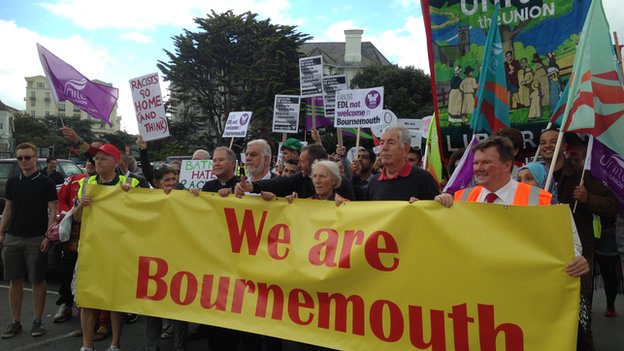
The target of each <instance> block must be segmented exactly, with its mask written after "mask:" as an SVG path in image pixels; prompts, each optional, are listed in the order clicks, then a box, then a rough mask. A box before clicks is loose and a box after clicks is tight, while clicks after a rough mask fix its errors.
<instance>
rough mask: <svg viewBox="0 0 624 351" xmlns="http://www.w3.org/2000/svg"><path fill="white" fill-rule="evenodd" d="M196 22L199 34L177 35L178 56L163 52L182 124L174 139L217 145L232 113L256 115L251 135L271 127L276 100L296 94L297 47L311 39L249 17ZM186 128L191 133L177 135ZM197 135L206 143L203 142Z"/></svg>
mask: <svg viewBox="0 0 624 351" xmlns="http://www.w3.org/2000/svg"><path fill="white" fill-rule="evenodd" d="M195 23H196V24H197V25H198V27H199V29H200V30H199V31H198V32H191V31H189V30H185V31H184V34H181V35H177V36H175V37H174V38H173V40H174V45H175V47H176V49H175V53H171V52H169V51H165V52H166V54H167V56H168V57H169V62H163V61H159V64H158V68H159V69H160V70H161V71H162V73H163V76H164V79H165V80H167V81H170V82H171V85H170V90H171V101H170V104H171V106H173V108H174V109H175V110H176V111H175V112H176V113H177V114H178V115H179V116H181V120H182V122H181V123H182V125H180V127H181V128H171V132H172V137H173V138H174V139H178V140H186V141H188V142H189V144H200V143H203V145H204V146H205V145H206V144H218V143H219V141H220V137H221V135H222V133H223V129H224V125H225V121H226V120H227V117H228V114H229V113H230V112H231V111H242V110H246V111H252V112H253V119H252V121H251V125H250V130H263V129H266V128H270V125H271V120H272V117H273V116H272V107H273V100H274V96H275V95H276V94H298V90H299V71H298V67H299V58H300V57H301V56H302V54H301V53H300V52H299V47H300V46H301V44H303V42H305V41H306V40H308V39H309V38H310V36H308V35H307V34H301V33H299V32H297V31H296V27H294V26H284V25H274V24H271V23H270V20H262V21H261V20H258V19H257V15H256V14H254V13H251V12H246V13H244V14H242V15H235V14H234V13H233V12H232V11H228V12H225V13H222V14H216V13H215V12H214V11H213V12H212V14H210V15H208V16H207V17H206V18H196V19H195ZM188 127H191V128H193V130H191V134H184V135H176V134H175V133H176V129H178V130H179V131H186V130H187V129H188ZM197 130H203V131H205V136H206V137H207V138H208V139H203V140H200V138H198V136H197V135H194V133H193V132H194V131H197ZM189 151H190V150H189Z"/></svg>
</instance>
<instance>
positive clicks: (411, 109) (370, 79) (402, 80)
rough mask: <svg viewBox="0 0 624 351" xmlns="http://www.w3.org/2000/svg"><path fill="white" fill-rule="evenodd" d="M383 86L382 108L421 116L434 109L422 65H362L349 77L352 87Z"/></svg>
mask: <svg viewBox="0 0 624 351" xmlns="http://www.w3.org/2000/svg"><path fill="white" fill-rule="evenodd" d="M376 86H383V87H384V108H386V109H388V110H391V111H392V112H394V114H396V115H397V117H399V118H408V117H411V118H414V117H416V118H422V117H424V116H428V115H431V114H432V113H433V97H432V96H433V95H432V94H431V78H430V77H429V75H427V74H425V72H424V71H423V70H421V69H418V68H414V67H413V66H408V67H405V68H400V67H399V66H397V65H372V66H367V67H365V68H364V69H363V70H362V71H360V72H359V73H358V74H356V75H355V77H353V79H351V88H352V89H356V88H372V87H376Z"/></svg>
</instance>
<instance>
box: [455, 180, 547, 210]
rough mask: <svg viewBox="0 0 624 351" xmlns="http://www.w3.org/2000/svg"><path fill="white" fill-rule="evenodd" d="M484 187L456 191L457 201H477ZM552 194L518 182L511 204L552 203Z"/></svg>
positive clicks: (532, 204)
mask: <svg viewBox="0 0 624 351" xmlns="http://www.w3.org/2000/svg"><path fill="white" fill-rule="evenodd" d="M483 189H484V188H483V187H482V186H480V185H477V186H475V187H471V188H466V189H462V190H459V191H457V192H455V196H454V197H455V201H462V202H477V200H478V199H479V195H481V192H482V191H483ZM551 200H552V194H551V193H549V192H548V191H546V190H543V189H541V188H538V187H535V186H532V185H529V184H526V183H518V188H516V193H515V194H514V199H513V203H511V204H510V205H517V206H537V205H539V206H546V205H550V201H551Z"/></svg>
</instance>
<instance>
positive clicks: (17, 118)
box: [13, 113, 95, 158]
mask: <svg viewBox="0 0 624 351" xmlns="http://www.w3.org/2000/svg"><path fill="white" fill-rule="evenodd" d="M63 123H64V124H65V125H66V126H68V127H72V128H73V129H74V130H75V131H76V132H77V133H78V135H80V136H81V137H82V138H83V139H85V140H93V139H94V138H95V136H94V134H93V132H92V131H91V121H88V120H80V118H78V117H65V118H64V119H63V122H61V120H60V118H58V117H55V116H49V117H46V118H44V119H38V118H33V117H31V116H29V115H26V114H23V113H16V114H15V115H14V119H13V124H14V126H15V133H14V136H15V142H16V143H17V144H19V143H23V142H27V141H29V142H32V143H34V144H35V145H37V146H38V147H40V148H49V147H53V148H54V153H55V155H56V157H60V158H65V157H67V155H68V154H69V147H70V146H71V143H70V142H69V141H67V140H66V139H65V138H64V137H63V136H62V135H61V133H60V132H59V131H58V130H59V129H60V128H61V127H62V126H63Z"/></svg>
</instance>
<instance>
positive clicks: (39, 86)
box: [37, 82, 45, 89]
mask: <svg viewBox="0 0 624 351" xmlns="http://www.w3.org/2000/svg"><path fill="white" fill-rule="evenodd" d="M37 88H39V89H43V88H45V84H44V83H43V82H37Z"/></svg>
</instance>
